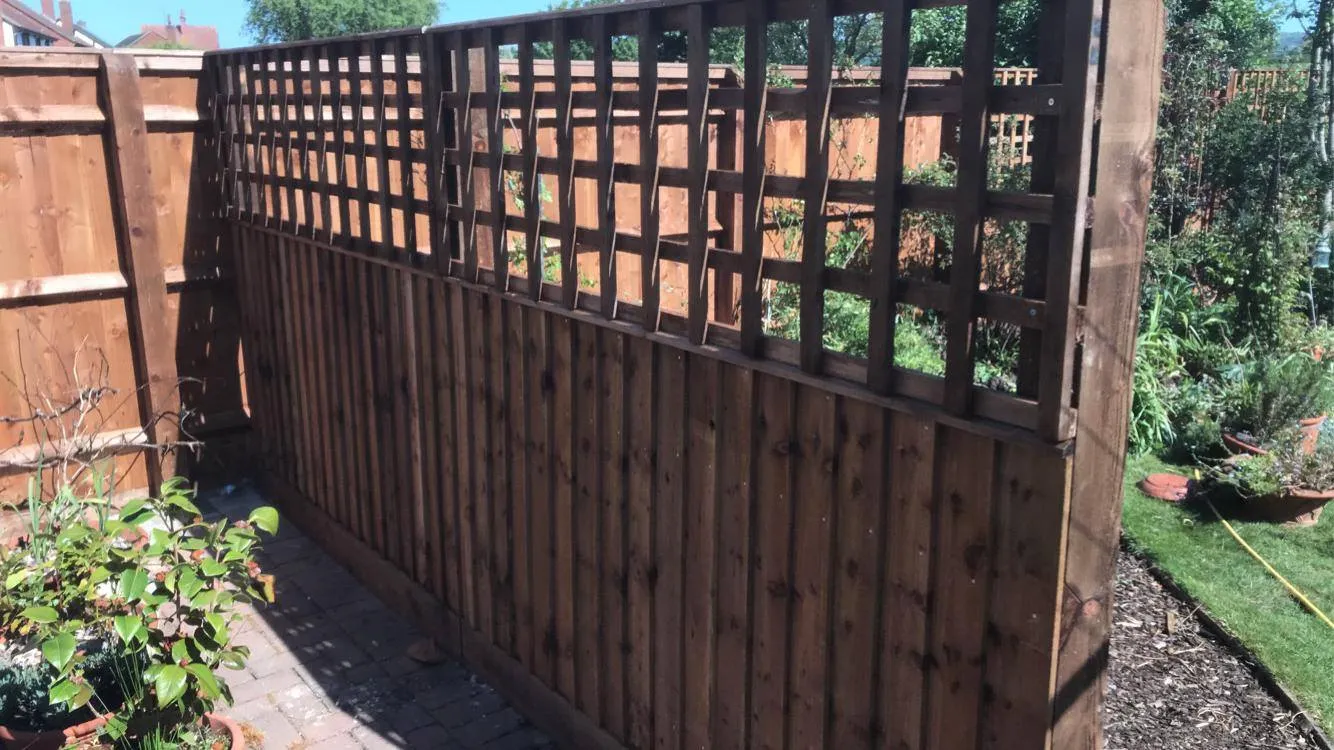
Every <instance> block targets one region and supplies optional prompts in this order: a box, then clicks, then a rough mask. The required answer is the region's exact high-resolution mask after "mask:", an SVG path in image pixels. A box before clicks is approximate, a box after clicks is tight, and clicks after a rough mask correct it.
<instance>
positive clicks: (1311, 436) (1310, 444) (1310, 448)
mask: <svg viewBox="0 0 1334 750" xmlns="http://www.w3.org/2000/svg"><path fill="white" fill-rule="evenodd" d="M1325 419H1326V417H1325V416H1324V415H1321V416H1319V417H1311V418H1310V419H1303V420H1300V421H1299V422H1298V423H1297V424H1298V426H1299V427H1300V428H1301V431H1302V453H1305V454H1306V455H1308V456H1309V455H1311V454H1313V453H1315V445H1316V442H1317V441H1318V440H1320V428H1321V427H1322V426H1324V424H1325Z"/></svg>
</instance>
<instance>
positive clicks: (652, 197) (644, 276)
mask: <svg viewBox="0 0 1334 750" xmlns="http://www.w3.org/2000/svg"><path fill="white" fill-rule="evenodd" d="M636 25H637V28H638V31H639V167H640V169H641V170H643V176H642V177H641V179H640V183H639V236H640V240H641V242H642V243H643V247H642V248H641V249H640V255H639V267H640V286H639V290H640V297H641V298H642V300H643V312H642V315H643V320H641V321H640V322H641V324H642V325H643V326H644V329H645V330H647V331H656V330H658V312H659V303H660V296H661V288H660V286H659V278H658V239H659V232H660V226H659V225H660V221H661V215H660V213H659V207H658V39H659V37H660V36H661V35H662V32H661V31H660V30H659V25H658V19H657V17H656V16H655V15H654V14H653V11H651V10H641V11H639V13H638V16H637V18H636Z"/></svg>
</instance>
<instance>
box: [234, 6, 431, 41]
mask: <svg viewBox="0 0 1334 750" xmlns="http://www.w3.org/2000/svg"><path fill="white" fill-rule="evenodd" d="M249 3H250V10H249V11H248V12H247V13H246V21H245V28H246V30H247V31H249V32H250V34H251V35H252V36H253V37H254V38H255V40H256V41H258V42H260V43H261V44H268V43H272V42H292V41H299V40H302V39H320V38H323V37H331V36H343V35H346V34H360V33H364V32H367V31H379V30H381V29H396V28H403V27H411V26H429V25H431V24H433V23H435V20H436V16H437V14H438V13H439V7H438V3H437V2H436V0H249Z"/></svg>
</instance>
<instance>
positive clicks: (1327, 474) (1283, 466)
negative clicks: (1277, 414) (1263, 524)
mask: <svg viewBox="0 0 1334 750" xmlns="http://www.w3.org/2000/svg"><path fill="white" fill-rule="evenodd" d="M1217 476H1218V478H1219V479H1221V480H1222V481H1223V482H1224V483H1225V484H1229V485H1231V486H1233V487H1235V488H1236V489H1237V490H1238V492H1239V493H1240V494H1241V495H1242V496H1243V497H1244V498H1246V508H1247V511H1248V512H1249V513H1250V514H1251V515H1253V516H1254V517H1255V518H1257V519H1259V520H1265V521H1278V522H1282V523H1286V524H1289V525H1293V526H1314V525H1315V524H1316V522H1318V521H1319V520H1320V514H1321V512H1322V511H1323V510H1324V507H1325V504H1326V503H1328V502H1329V501H1330V500H1331V499H1334V439H1331V438H1325V437H1322V438H1321V439H1319V440H1317V441H1316V442H1315V444H1314V445H1313V446H1312V448H1311V450H1310V451H1307V450H1306V447H1305V446H1304V445H1303V444H1302V441H1301V440H1300V439H1299V438H1298V433H1297V431H1296V430H1293V429H1290V430H1289V431H1288V432H1287V433H1283V434H1280V435H1279V436H1278V438H1277V439H1276V440H1275V441H1274V443H1273V447H1272V448H1271V449H1270V450H1268V451H1267V452H1265V453H1264V454H1261V455H1255V456H1247V457H1245V458H1241V459H1240V460H1235V461H1229V462H1225V463H1224V464H1222V465H1221V466H1220V468H1219V469H1218V472H1217Z"/></svg>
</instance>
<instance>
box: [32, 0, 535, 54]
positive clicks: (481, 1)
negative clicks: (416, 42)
mask: <svg viewBox="0 0 1334 750" xmlns="http://www.w3.org/2000/svg"><path fill="white" fill-rule="evenodd" d="M23 2H26V3H27V4H28V5H30V6H32V7H33V8H40V7H41V0H23ZM551 2H552V0H449V2H448V3H447V4H446V7H442V8H441V10H440V22H441V23H451V22H454V21H473V20H477V19H479V18H493V17H496V16H512V15H515V14H518V13H532V12H535V11H539V10H543V9H545V8H547V7H548V6H549V5H550V4H551ZM71 3H72V5H73V8H74V18H75V19H77V20H80V21H86V22H87V23H88V30H89V31H91V32H93V33H94V34H97V35H98V36H100V37H102V38H103V39H106V40H107V41H109V42H112V43H113V44H114V43H115V42H118V41H120V40H121V39H124V38H125V37H127V36H129V35H130V34H133V33H135V32H137V31H139V26H140V25H141V24H145V23H163V22H164V21H165V20H166V18H167V16H171V17H172V18H173V19H174V18H176V16H177V15H178V14H179V13H180V12H181V11H182V10H184V11H185V20H186V22H188V23H190V24H198V25H201V26H216V27H218V33H219V34H220V35H221V37H222V45H223V46H224V47H236V46H240V45H243V44H249V43H250V42H251V39H250V37H249V36H247V35H246V33H245V31H244V30H243V29H242V28H241V26H242V24H243V23H244V22H245V13H246V7H247V5H246V2H245V0H130V1H129V2H127V1H126V0H71Z"/></svg>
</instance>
